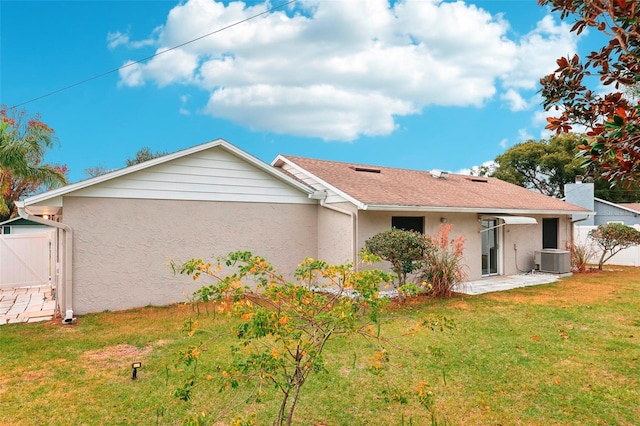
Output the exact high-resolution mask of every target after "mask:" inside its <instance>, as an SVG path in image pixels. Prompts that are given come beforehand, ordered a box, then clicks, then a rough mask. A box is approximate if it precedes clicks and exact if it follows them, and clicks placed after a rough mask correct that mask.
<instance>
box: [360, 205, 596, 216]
mask: <svg viewBox="0 0 640 426" xmlns="http://www.w3.org/2000/svg"><path fill="white" fill-rule="evenodd" d="M362 210H371V211H405V212H433V213H478V214H486V215H496V214H511V215H532V214H537V215H548V214H558V215H567V216H568V215H573V214H585V215H595V214H596V212H592V211H588V210H587V211H575V210H521V209H494V208H482V207H447V206H405V205H401V206H398V205H389V204H367V205H365V208H364V209H362Z"/></svg>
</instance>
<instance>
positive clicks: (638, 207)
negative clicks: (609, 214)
mask: <svg viewBox="0 0 640 426" xmlns="http://www.w3.org/2000/svg"><path fill="white" fill-rule="evenodd" d="M617 204H618V206H620V207H622V208H625V209H627V210H632V211H633V212H634V213H640V203H617Z"/></svg>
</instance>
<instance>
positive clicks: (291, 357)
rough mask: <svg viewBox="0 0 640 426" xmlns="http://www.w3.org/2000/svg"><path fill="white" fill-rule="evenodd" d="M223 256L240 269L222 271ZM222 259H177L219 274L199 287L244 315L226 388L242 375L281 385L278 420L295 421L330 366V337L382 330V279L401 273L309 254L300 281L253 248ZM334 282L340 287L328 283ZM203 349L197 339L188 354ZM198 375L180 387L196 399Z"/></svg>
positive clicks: (185, 268) (204, 295)
mask: <svg viewBox="0 0 640 426" xmlns="http://www.w3.org/2000/svg"><path fill="white" fill-rule="evenodd" d="M222 264H224V265H226V266H227V267H234V268H236V272H235V273H233V274H231V275H227V276H224V277H222V276H219V275H218V270H221V269H222V266H221V265H222ZM218 265H220V267H219V268H218V269H216V268H212V267H211V264H209V263H205V262H204V261H203V260H201V259H192V260H190V261H188V262H186V263H184V264H183V265H182V266H180V267H176V266H175V265H174V268H175V269H174V270H179V272H180V273H183V274H187V275H192V276H193V277H194V279H197V278H198V277H199V276H200V275H201V274H205V275H209V276H211V277H213V278H214V279H215V280H216V283H214V284H213V285H210V286H207V287H203V288H201V289H200V290H199V291H197V292H196V296H197V298H198V299H199V300H201V301H205V302H206V301H209V300H218V301H221V302H222V303H225V304H228V306H229V307H230V309H231V312H232V313H233V314H234V315H236V316H237V317H239V318H240V319H241V320H242V321H241V323H240V325H239V326H238V329H237V330H236V334H237V336H238V338H239V339H240V344H239V345H237V346H236V347H234V348H232V357H233V364H232V366H231V367H230V369H229V370H228V371H227V370H225V371H223V372H222V378H223V384H222V388H227V387H237V386H238V385H239V383H240V382H241V381H257V382H258V383H257V384H256V385H257V388H262V385H263V384H271V385H272V386H275V387H276V388H277V389H278V390H279V391H280V393H281V395H282V402H281V405H280V410H279V411H278V415H277V419H276V422H275V424H277V425H282V424H286V425H290V424H291V422H292V420H293V414H294V411H295V408H296V403H297V401H298V398H299V396H300V391H301V389H302V387H303V386H304V384H305V382H306V380H307V378H308V377H309V375H310V374H311V373H313V372H319V371H322V370H323V369H324V367H323V360H322V352H323V350H324V348H325V345H326V343H327V341H328V340H329V339H330V338H332V337H334V336H337V335H340V334H343V335H344V334H349V333H356V334H360V335H363V336H367V337H369V338H376V333H375V332H374V331H373V330H374V329H373V328H372V327H371V324H372V323H376V322H377V321H378V312H379V310H380V307H381V306H382V304H383V303H384V300H383V299H380V298H378V286H379V285H380V284H381V283H384V282H388V281H390V280H392V279H393V277H392V276H391V275H390V274H388V273H385V272H382V271H380V270H362V271H357V272H356V271H354V270H353V268H352V265H340V266H330V265H328V264H327V263H326V262H323V261H318V260H314V259H305V260H304V261H303V262H302V263H301V264H300V266H299V268H298V269H297V270H296V272H295V278H296V282H289V281H287V280H285V279H284V278H283V277H282V276H281V275H279V274H277V273H276V272H275V270H274V268H273V266H271V265H270V264H269V263H267V262H266V261H265V260H264V259H262V258H261V257H258V256H253V255H252V254H251V253H250V252H235V253H231V254H229V255H228V256H226V257H225V258H222V259H220V261H219V263H218ZM247 279H249V282H247ZM249 283H251V284H253V286H254V288H255V289H252V288H251V287H250V286H249V285H248V284H249ZM326 286H330V287H331V290H332V291H330V292H327V291H322V288H324V287H326ZM345 292H353V293H354V294H353V297H343V295H344V293H345ZM198 351H199V348H198V347H195V346H194V347H192V348H191V349H190V350H189V351H187V352H186V353H185V355H184V356H183V358H184V359H185V360H191V359H193V358H194V357H195V355H194V354H197V353H198ZM195 383H196V377H190V378H189V380H188V381H187V383H186V385H185V386H184V387H183V388H180V389H179V390H178V391H177V395H178V396H180V397H181V398H182V399H185V400H186V399H189V397H190V392H191V389H192V387H193V386H194V385H195ZM258 397H259V395H258Z"/></svg>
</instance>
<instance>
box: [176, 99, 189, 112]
mask: <svg viewBox="0 0 640 426" xmlns="http://www.w3.org/2000/svg"><path fill="white" fill-rule="evenodd" d="M189 98H190V96H189V95H182V96H180V109H179V110H178V112H179V113H180V115H191V111H189V109H188V108H187V102H189Z"/></svg>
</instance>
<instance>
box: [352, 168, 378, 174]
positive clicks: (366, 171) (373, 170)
mask: <svg viewBox="0 0 640 426" xmlns="http://www.w3.org/2000/svg"><path fill="white" fill-rule="evenodd" d="M352 168H353V170H355V171H356V172H365V173H380V172H381V170H380V169H372V168H368V167H352Z"/></svg>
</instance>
